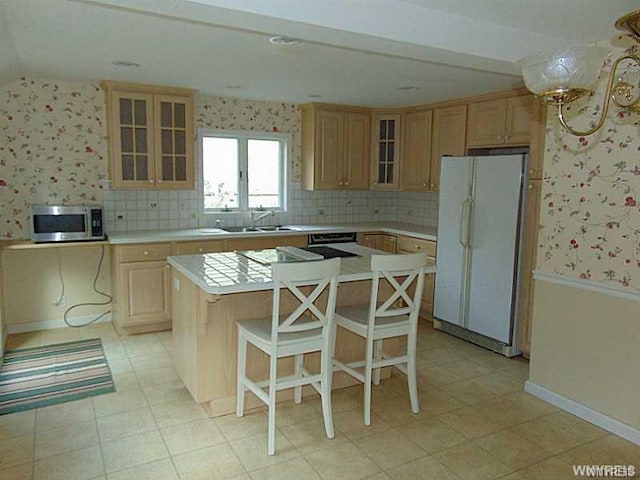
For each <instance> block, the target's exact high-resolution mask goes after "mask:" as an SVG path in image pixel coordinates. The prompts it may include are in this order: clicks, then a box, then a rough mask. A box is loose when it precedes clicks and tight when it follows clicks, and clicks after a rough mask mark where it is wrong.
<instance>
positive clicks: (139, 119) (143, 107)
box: [135, 100, 147, 125]
mask: <svg viewBox="0 0 640 480" xmlns="http://www.w3.org/2000/svg"><path fill="white" fill-rule="evenodd" d="M135 124H136V125H146V124H147V102H146V100H136V101H135Z"/></svg>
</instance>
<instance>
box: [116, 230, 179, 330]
mask: <svg viewBox="0 0 640 480" xmlns="http://www.w3.org/2000/svg"><path fill="white" fill-rule="evenodd" d="M169 255H171V244H170V243H152V244H134V245H115V246H114V247H113V251H112V262H113V265H112V269H111V272H112V276H113V279H112V286H113V287H112V288H113V291H114V299H113V308H112V315H113V320H114V323H115V326H116V328H117V329H118V331H120V332H122V333H143V332H149V331H158V330H167V329H169V328H171V289H170V275H169V273H170V271H169V267H168V265H167V262H166V259H167V257H168V256H169Z"/></svg>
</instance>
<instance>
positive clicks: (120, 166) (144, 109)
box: [109, 91, 155, 188]
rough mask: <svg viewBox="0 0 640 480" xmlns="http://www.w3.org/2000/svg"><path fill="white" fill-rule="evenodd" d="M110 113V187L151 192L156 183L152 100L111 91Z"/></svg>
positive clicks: (137, 94) (148, 97) (139, 95)
mask: <svg viewBox="0 0 640 480" xmlns="http://www.w3.org/2000/svg"><path fill="white" fill-rule="evenodd" d="M110 111H111V119H110V123H111V125H110V133H111V137H110V139H109V148H110V149H111V152H110V153H111V155H110V156H111V175H112V178H111V180H112V185H113V187H116V188H152V187H153V186H154V183H153V182H154V179H155V164H154V162H153V158H154V156H153V155H154V152H153V148H154V142H153V121H152V119H153V96H152V95H149V94H144V93H131V92H120V91H114V92H113V94H112V95H111V108H110Z"/></svg>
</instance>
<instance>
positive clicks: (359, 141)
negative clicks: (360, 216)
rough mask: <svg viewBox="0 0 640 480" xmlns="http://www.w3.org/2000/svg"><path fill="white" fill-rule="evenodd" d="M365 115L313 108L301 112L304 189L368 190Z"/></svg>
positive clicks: (366, 118)
mask: <svg viewBox="0 0 640 480" xmlns="http://www.w3.org/2000/svg"><path fill="white" fill-rule="evenodd" d="M370 130H371V120H370V117H369V114H368V113H366V112H358V111H342V110H339V109H336V108H328V107H323V106H317V105H306V106H304V107H303V110H302V156H303V163H302V185H303V188H304V189H306V190H336V189H367V188H368V187H369V145H370V140H369V138H370Z"/></svg>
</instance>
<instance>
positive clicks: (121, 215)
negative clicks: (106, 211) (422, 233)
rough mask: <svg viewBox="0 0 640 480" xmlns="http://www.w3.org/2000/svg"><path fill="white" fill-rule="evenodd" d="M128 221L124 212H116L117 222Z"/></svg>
mask: <svg viewBox="0 0 640 480" xmlns="http://www.w3.org/2000/svg"><path fill="white" fill-rule="evenodd" d="M126 219H127V216H126V215H125V213H124V212H116V220H118V221H124V220H126Z"/></svg>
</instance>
